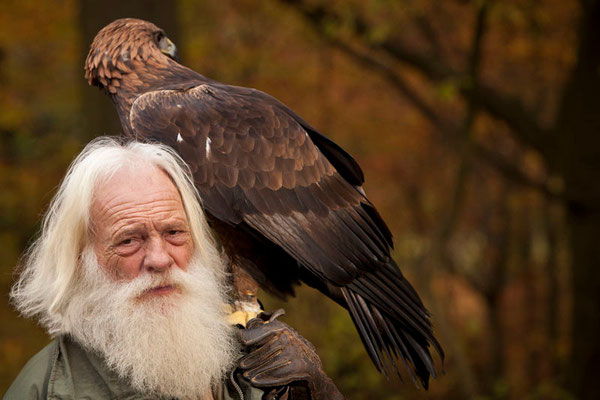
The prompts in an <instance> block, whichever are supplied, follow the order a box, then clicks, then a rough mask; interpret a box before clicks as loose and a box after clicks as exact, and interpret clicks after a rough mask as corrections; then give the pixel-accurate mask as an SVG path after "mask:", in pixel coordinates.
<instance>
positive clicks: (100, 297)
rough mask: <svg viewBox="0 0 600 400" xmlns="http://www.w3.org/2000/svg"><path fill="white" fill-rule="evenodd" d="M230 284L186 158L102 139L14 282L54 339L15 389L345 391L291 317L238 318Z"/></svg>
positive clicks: (319, 394)
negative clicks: (230, 304)
mask: <svg viewBox="0 0 600 400" xmlns="http://www.w3.org/2000/svg"><path fill="white" fill-rule="evenodd" d="M225 281H226V279H225V273H224V267H223V264H222V261H221V259H220V257H219V253H218V251H217V250H216V248H215V245H214V243H213V242H212V239H211V236H210V234H209V231H208V228H207V224H206V221H205V219H204V215H203V212H202V209H201V207H200V204H199V203H198V199H197V192H196V191H195V189H194V187H193V184H192V181H191V178H190V175H189V174H188V173H187V170H186V169H185V166H184V164H183V162H182V161H181V160H180V159H179V158H178V157H177V156H176V155H175V154H174V153H173V152H172V151H171V150H169V149H168V148H165V147H163V146H160V145H154V144H143V143H129V144H127V145H121V144H119V143H117V142H116V141H114V140H112V139H108V138H101V139H99V140H95V141H94V142H92V143H91V144H90V145H88V146H87V147H86V148H85V149H84V150H83V152H82V153H81V154H80V155H79V156H78V157H77V158H76V160H75V161H74V162H73V164H72V165H71V167H70V169H69V171H68V173H67V176H66V177H65V179H64V181H63V183H62V185H61V187H60V189H59V191H58V193H57V194H56V196H55V198H54V199H53V201H52V203H51V205H50V209H49V211H48V213H47V215H46V217H45V219H44V223H43V228H42V232H41V236H40V238H39V239H38V240H37V241H36V242H35V244H34V245H33V246H32V248H31V249H30V251H29V253H28V254H27V257H26V260H25V262H24V266H23V270H22V272H21V274H20V277H19V280H18V281H17V283H16V284H15V286H14V287H13V290H12V293H11V296H12V299H13V302H14V304H15V306H16V308H17V309H18V310H19V311H20V312H21V313H22V314H23V315H25V316H34V317H37V318H39V320H40V323H41V324H42V325H43V326H44V327H45V328H46V329H47V330H48V332H49V333H50V335H52V336H54V337H55V339H54V340H53V341H52V342H51V343H50V344H49V345H48V346H47V347H46V348H44V349H43V350H42V351H40V352H39V353H38V354H37V355H35V356H34V357H33V358H32V359H31V360H30V361H29V362H28V363H27V365H26V366H25V367H24V369H23V371H22V372H21V373H20V375H19V376H18V377H17V379H16V380H15V382H14V383H13V385H12V386H11V388H10V389H9V391H8V392H7V394H6V397H5V398H8V399H32V398H60V399H63V398H64V399H67V398H68V399H75V398H92V399H103V398H107V399H108V398H110V399H114V398H119V399H120V398H179V399H215V400H217V399H229V398H235V399H237V398H242V399H258V398H261V397H263V395H264V396H265V398H279V397H281V398H286V397H290V398H294V397H296V398H299V397H308V396H310V397H311V398H316V399H319V398H321V399H331V398H341V397H342V396H341V395H340V393H339V392H338V390H337V389H336V387H335V385H334V384H333V382H332V381H331V380H330V379H329V378H328V377H327V376H326V375H325V374H324V372H323V370H322V367H321V363H320V360H319V358H318V356H317V355H316V353H315V352H314V349H313V348H312V346H311V345H310V344H309V343H308V342H306V341H305V340H304V339H303V338H302V337H300V336H299V335H298V334H297V333H296V332H295V331H293V330H292V329H290V328H289V327H288V326H287V325H285V324H283V323H282V322H280V321H279V320H277V317H278V316H279V315H280V314H281V312H276V313H273V314H271V315H264V314H263V315H261V317H262V318H256V319H253V320H251V321H250V322H249V323H248V326H247V327H246V329H242V328H240V327H234V326H231V325H229V324H228V323H227V322H226V312H225V305H226V304H227V295H226V293H227V289H226V287H225V284H224V282H225ZM259 388H261V389H259Z"/></svg>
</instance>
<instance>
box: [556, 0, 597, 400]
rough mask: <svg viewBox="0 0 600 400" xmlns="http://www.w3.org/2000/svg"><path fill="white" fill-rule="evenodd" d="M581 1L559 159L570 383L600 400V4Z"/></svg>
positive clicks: (559, 138)
mask: <svg viewBox="0 0 600 400" xmlns="http://www.w3.org/2000/svg"><path fill="white" fill-rule="evenodd" d="M581 3H582V5H583V8H584V10H583V12H582V17H581V19H582V20H581V25H580V32H579V46H578V58H577V62H576V65H575V67H574V69H573V71H572V74H571V76H570V78H569V80H568V82H567V85H566V86H565V91H564V94H563V99H562V102H561V108H560V111H559V116H558V120H557V144H558V148H557V149H556V152H555V153H556V154H560V156H555V158H554V160H555V161H558V163H557V165H556V166H557V167H558V168H557V169H558V170H559V171H560V172H562V176H563V177H564V180H565V193H566V196H567V199H568V210H567V225H568V228H569V235H570V236H569V242H570V249H571V255H572V259H571V264H572V284H573V286H572V287H573V313H572V325H571V328H572V332H571V337H572V349H571V358H570V361H569V362H570V366H569V368H568V369H567V371H568V372H567V373H568V376H567V384H568V388H569V389H570V390H571V392H572V393H573V394H574V395H575V396H576V398H578V399H584V400H585V399H600V385H598V382H597V380H598V377H599V376H600V258H598V254H597V253H598V240H599V238H600V183H599V182H600V102H599V101H598V99H599V96H600V24H599V23H598V21H600V2H598V1H582V2H581ZM549 161H551V162H552V161H553V160H552V159H549Z"/></svg>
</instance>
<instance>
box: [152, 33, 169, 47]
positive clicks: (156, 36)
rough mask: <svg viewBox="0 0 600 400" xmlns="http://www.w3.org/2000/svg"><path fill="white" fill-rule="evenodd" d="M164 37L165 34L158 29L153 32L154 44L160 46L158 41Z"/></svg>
mask: <svg viewBox="0 0 600 400" xmlns="http://www.w3.org/2000/svg"><path fill="white" fill-rule="evenodd" d="M165 37H166V36H165V34H164V33H163V32H160V31H158V32H154V40H155V41H156V44H157V45H158V46H159V47H160V42H161V41H162V40H164V38H165Z"/></svg>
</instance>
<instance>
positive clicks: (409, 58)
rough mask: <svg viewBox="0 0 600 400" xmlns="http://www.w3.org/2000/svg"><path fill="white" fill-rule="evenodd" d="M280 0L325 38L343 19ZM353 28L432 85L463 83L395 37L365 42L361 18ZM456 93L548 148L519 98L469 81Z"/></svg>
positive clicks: (297, 1) (534, 145)
mask: <svg viewBox="0 0 600 400" xmlns="http://www.w3.org/2000/svg"><path fill="white" fill-rule="evenodd" d="M279 1H280V2H282V3H286V4H288V5H291V6H292V7H294V8H295V9H296V10H298V11H299V12H300V14H301V15H302V16H304V17H305V18H306V20H307V21H308V22H309V23H310V24H311V25H312V26H313V27H315V28H316V29H317V31H319V32H321V34H322V35H324V36H327V35H328V34H326V33H325V30H324V26H325V25H326V24H328V23H330V22H331V21H333V22H336V21H337V22H340V21H342V20H343V17H342V16H340V15H338V14H337V13H335V12H333V11H331V10H328V9H327V8H325V6H323V5H309V4H306V3H305V2H303V1H302V0H279ZM352 26H353V27H354V35H355V37H356V38H357V39H359V40H360V41H361V43H362V45H364V46H366V47H368V48H370V49H372V50H377V51H382V52H384V53H385V54H387V55H389V56H391V57H393V58H394V59H396V60H398V61H400V62H402V63H404V64H406V65H408V66H410V67H412V68H414V69H416V70H417V71H419V72H421V73H422V74H423V75H425V76H426V77H427V78H428V79H430V80H431V81H433V82H441V81H447V80H455V81H458V82H463V81H464V79H463V78H464V76H465V74H464V73H462V72H461V71H458V70H455V69H453V68H452V67H451V66H450V65H448V63H447V62H445V61H444V60H442V59H441V58H440V57H439V56H434V55H432V54H428V53H426V52H425V51H423V50H417V49H414V48H410V47H409V46H407V45H406V44H404V43H402V42H401V41H400V40H398V39H396V38H387V39H386V40H383V41H382V42H377V43H373V42H371V41H369V40H367V39H366V37H367V33H368V32H370V31H371V30H372V27H371V26H370V25H369V24H368V23H367V22H366V21H365V20H364V19H363V18H361V17H360V16H355V17H354V19H353V25H352ZM459 92H460V94H461V95H462V96H464V97H465V98H471V99H473V101H476V102H477V103H478V105H479V107H481V109H482V110H485V111H486V112H488V113H490V115H492V116H494V117H495V118H498V119H499V120H502V121H504V122H505V123H506V124H507V125H508V126H509V127H510V128H511V129H512V131H513V133H514V134H515V135H516V136H518V138H519V139H520V140H522V141H523V143H524V144H526V145H528V146H531V147H532V148H534V149H536V150H538V151H542V152H543V151H544V149H545V148H546V146H547V143H546V137H547V135H548V132H549V130H547V129H545V128H543V127H542V126H541V125H540V124H539V123H538V121H537V120H536V119H535V118H532V117H531V115H532V113H531V112H530V110H528V109H527V108H526V106H525V105H524V104H523V102H522V101H521V100H520V99H519V98H517V97H513V96H509V95H507V94H504V93H501V92H500V91H498V90H497V89H496V88H494V87H492V86H489V85H484V84H480V85H479V86H478V87H477V89H475V88H474V87H473V85H471V84H470V83H469V82H468V81H466V82H465V84H464V85H462V86H461V87H460V88H459Z"/></svg>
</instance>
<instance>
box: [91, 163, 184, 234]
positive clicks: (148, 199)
mask: <svg viewBox="0 0 600 400" xmlns="http://www.w3.org/2000/svg"><path fill="white" fill-rule="evenodd" d="M165 209H167V210H168V211H169V212H170V213H174V214H181V215H182V217H185V210H184V207H183V202H182V200H181V195H180V193H179V190H178V189H177V187H176V186H175V184H174V183H173V180H172V179H171V177H170V176H169V175H168V174H167V173H166V172H165V171H163V170H162V169H160V168H158V167H156V166H153V165H146V164H134V165H130V166H125V167H121V168H119V169H118V170H116V171H115V172H114V173H113V174H111V175H110V176H109V177H108V178H106V179H104V180H102V181H100V182H99V183H98V184H97V186H96V189H95V190H94V195H93V200H92V208H91V214H92V215H91V216H92V220H93V221H95V222H96V223H99V222H109V221H107V220H106V218H107V217H108V216H110V215H112V214H114V212H115V211H118V212H128V211H130V212H132V213H138V212H143V213H144V214H148V215H151V214H152V213H153V212H157V213H158V212H161V211H164V210H165ZM186 219H187V218H186Z"/></svg>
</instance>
